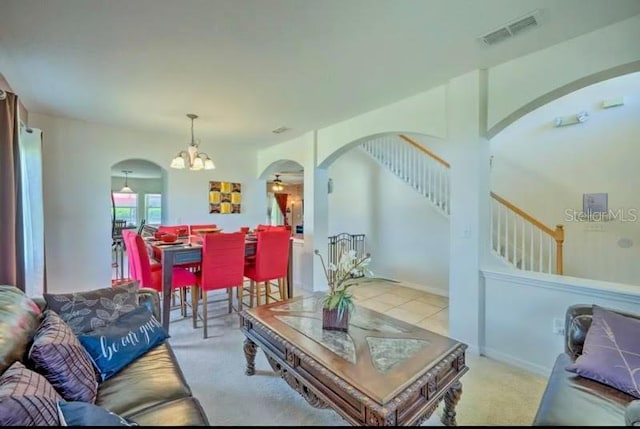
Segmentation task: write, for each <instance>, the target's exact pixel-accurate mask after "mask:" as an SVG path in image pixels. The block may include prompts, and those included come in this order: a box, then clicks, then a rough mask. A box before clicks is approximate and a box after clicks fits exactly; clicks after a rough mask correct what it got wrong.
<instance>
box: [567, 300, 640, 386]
mask: <svg viewBox="0 0 640 429" xmlns="http://www.w3.org/2000/svg"><path fill="white" fill-rule="evenodd" d="M639 333H640V320H639V319H634V318H632V317H627V316H623V315H621V314H618V313H616V312H613V311H609V310H607V309H605V308H602V307H599V306H597V305H594V306H593V321H592V322H591V327H590V328H589V330H588V331H587V336H586V338H585V340H584V347H583V349H582V354H581V355H580V356H578V358H577V359H576V361H575V362H574V363H573V364H571V365H569V366H567V367H566V368H565V369H566V370H567V371H570V372H574V373H576V374H578V375H580V376H582V377H586V378H589V379H592V380H595V381H598V382H600V383H603V384H606V385H608V386H611V387H613V388H615V389H618V390H621V391H623V392H626V393H628V394H629V395H631V396H634V397H636V398H640V334H639Z"/></svg>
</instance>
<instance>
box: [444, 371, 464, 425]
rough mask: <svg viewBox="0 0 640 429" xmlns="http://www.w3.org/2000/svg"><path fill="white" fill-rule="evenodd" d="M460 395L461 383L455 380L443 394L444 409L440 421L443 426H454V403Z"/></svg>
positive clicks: (455, 403)
mask: <svg viewBox="0 0 640 429" xmlns="http://www.w3.org/2000/svg"><path fill="white" fill-rule="evenodd" d="M460 396H462V383H460V382H459V381H456V382H455V383H453V385H452V386H451V387H450V388H449V390H448V391H447V393H445V394H444V411H443V413H442V418H441V419H440V421H441V422H442V423H443V424H444V425H445V426H456V405H457V404H458V401H459V400H460Z"/></svg>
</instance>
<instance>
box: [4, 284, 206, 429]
mask: <svg viewBox="0 0 640 429" xmlns="http://www.w3.org/2000/svg"><path fill="white" fill-rule="evenodd" d="M34 301H35V302H36V303H37V304H38V305H39V306H40V307H41V308H43V309H44V308H45V303H44V300H42V299H34ZM138 302H139V304H141V305H142V304H144V303H147V304H148V305H149V306H150V307H151V308H153V309H154V311H153V313H154V315H155V316H156V318H158V320H160V319H159V317H160V306H159V297H158V293H157V292H156V291H155V290H153V289H146V288H140V289H138ZM4 310H5V309H0V338H8V336H9V335H11V337H12V341H8V342H4V344H0V373H2V372H4V371H5V370H6V368H8V367H9V366H10V365H11V363H13V362H14V361H15V360H21V361H23V362H24V361H25V358H26V353H27V352H28V349H29V346H30V343H29V341H30V338H32V337H33V333H34V332H35V328H36V327H37V324H36V323H28V324H25V323H24V320H26V310H25V314H23V315H18V316H17V318H20V319H21V320H22V323H21V326H23V327H24V326H29V329H23V332H20V333H17V332H16V329H15V324H14V326H13V327H12V326H11V323H5V321H6V320H5V319H9V318H13V319H14V320H15V319H16V315H15V314H14V315H11V314H8V312H4ZM14 311H15V310H14ZM17 311H20V310H17ZM29 330H31V331H32V332H29ZM3 331H5V332H3ZM0 343H2V342H0ZM96 405H99V406H102V407H104V408H107V409H109V410H111V411H112V412H114V413H116V414H119V415H121V416H123V417H127V418H130V419H132V420H133V421H135V422H136V423H138V424H139V425H140V426H209V421H208V419H207V416H206V414H205V412H204V410H203V409H202V406H201V405H200V402H199V401H198V400H197V399H196V398H195V397H193V396H192V394H191V389H190V388H189V386H188V385H187V382H186V381H185V379H184V376H183V374H182V370H181V369H180V366H179V364H178V361H177V360H176V357H175V355H174V353H173V351H172V349H171V346H170V344H169V343H168V342H165V343H163V344H161V345H159V346H157V347H155V348H153V349H151V350H150V351H149V352H147V353H146V354H144V355H143V356H141V357H140V358H138V359H137V360H136V361H135V362H133V363H131V364H129V365H128V366H127V367H126V368H124V369H123V370H122V371H121V372H119V373H118V374H116V375H115V376H113V377H112V378H110V379H108V380H107V381H105V382H103V383H101V384H100V385H99V386H98V396H97V399H96Z"/></svg>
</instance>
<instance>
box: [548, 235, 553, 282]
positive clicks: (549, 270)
mask: <svg viewBox="0 0 640 429" xmlns="http://www.w3.org/2000/svg"><path fill="white" fill-rule="evenodd" d="M551 241H552V240H551V236H550V235H547V243H549V269H548V270H547V272H548V273H549V274H551V259H552V257H551V256H552V253H553V246H552V245H551Z"/></svg>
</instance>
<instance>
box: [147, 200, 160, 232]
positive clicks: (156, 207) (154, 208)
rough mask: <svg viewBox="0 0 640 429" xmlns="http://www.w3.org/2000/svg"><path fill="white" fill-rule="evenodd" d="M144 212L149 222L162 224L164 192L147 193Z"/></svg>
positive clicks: (150, 223)
mask: <svg viewBox="0 0 640 429" xmlns="http://www.w3.org/2000/svg"><path fill="white" fill-rule="evenodd" d="M144 212H145V219H146V221H145V222H146V223H147V224H149V225H160V224H161V223H162V194H146V195H145V196H144Z"/></svg>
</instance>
